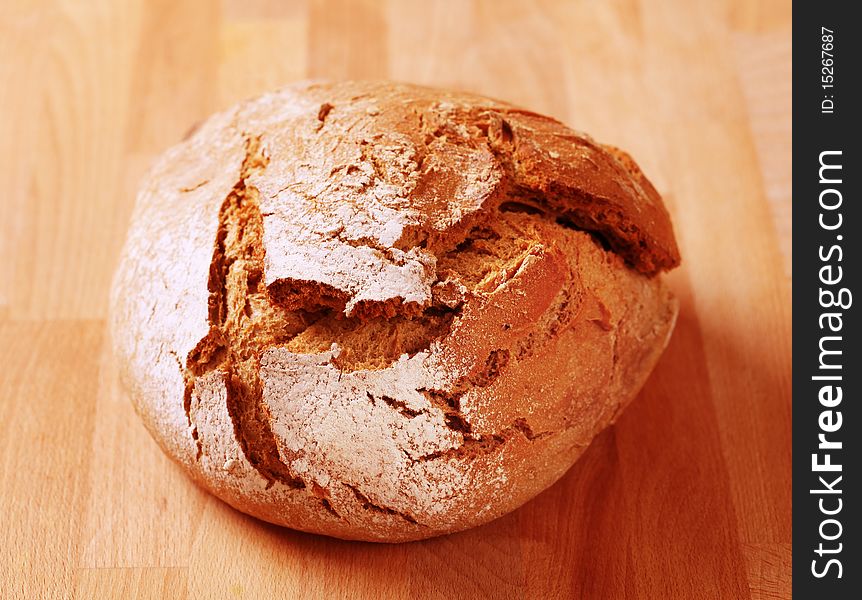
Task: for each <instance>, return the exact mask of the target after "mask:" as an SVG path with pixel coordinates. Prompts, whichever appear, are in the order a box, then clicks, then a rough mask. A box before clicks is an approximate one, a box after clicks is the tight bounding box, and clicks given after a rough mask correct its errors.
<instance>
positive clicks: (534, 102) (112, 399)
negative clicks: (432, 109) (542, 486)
mask: <svg viewBox="0 0 862 600" xmlns="http://www.w3.org/2000/svg"><path fill="white" fill-rule="evenodd" d="M790 48H791V42H790V2H789V0H763V1H759V2H748V1H743V0H715V1H708V2H685V1H683V0H614V1H611V2H593V1H588V0H581V1H571V2H567V1H565V0H542V1H540V2H536V3H526V2H520V1H516V0H507V1H499V0H469V1H460V0H457V1H456V0H438V1H433V2H431V1H423V2H418V1H417V2H412V1H405V2H401V1H396V0H391V1H389V2H384V1H379V2H378V1H374V0H357V1H347V0H320V1H308V2H305V1H295V2H278V1H267V0H254V1H250V0H225V1H224V2H214V1H206V0H191V1H188V2H174V1H173V0H124V1H120V0H103V1H100V2H89V3H69V2H62V1H60V0H40V1H38V2H31V1H26V0H20V1H16V0H13V1H8V2H4V3H3V5H2V8H0V175H2V180H3V182H4V186H3V191H2V192H0V364H2V365H3V369H2V370H0V411H2V415H3V418H2V419H0V466H2V468H0V514H2V515H3V516H4V527H3V531H2V533H0V597H2V598H15V597H26V598H62V597H70V598H72V597H74V598H111V597H115V598H255V599H257V598H267V597H279V598H336V597H350V598H484V597H488V598H734V599H735V598H752V599H753V600H759V599H766V598H769V599H773V598H789V597H790V583H791V581H790V556H791V550H790V541H791V524H790V509H791V501H790V482H791V474H790V457H791V450H790V423H791V413H790V397H791V391H790V361H791V348H790V315H791V309H790V283H791V278H790V277H791V275H790V273H791V271H790V269H791V263H790V254H789V248H790V235H791V224H790V136H791V130H790V109H791V104H790ZM306 77H328V78H345V77H352V78H359V77H368V78H392V79H401V80H407V81H412V82H416V83H424V84H432V85H441V86H450V87H456V88H463V89H469V90H473V91H476V92H479V93H483V94H486V95H490V96H495V97H499V98H503V99H506V100H510V101H512V102H516V103H520V104H523V105H525V106H528V107H530V108H531V109H533V110H537V111H540V112H545V113H549V114H551V115H554V116H556V117H558V118H560V119H562V120H563V121H565V122H567V123H568V124H570V125H572V126H574V127H576V128H578V129H582V130H585V131H589V132H590V133H591V134H593V135H594V136H595V137H596V138H598V139H600V140H602V141H604V142H608V143H613V144H616V145H619V146H621V147H623V148H626V149H627V150H629V151H630V152H631V153H632V154H633V155H634V156H635V157H636V158H637V160H638V162H639V163H640V164H641V165H642V166H643V167H644V169H645V171H646V172H647V174H648V175H649V176H650V178H651V179H652V180H653V181H654V183H655V184H656V187H657V188H658V189H659V191H660V192H661V193H662V194H663V195H664V196H665V198H666V199H667V202H668V204H669V207H670V209H671V212H672V214H673V217H674V222H675V225H676V229H677V233H678V238H679V241H680V246H681V250H682V254H683V260H684V264H683V267H682V268H681V269H679V270H678V271H676V272H675V273H673V274H672V275H671V277H670V281H671V284H672V286H673V287H674V289H675V290H676V292H677V294H678V295H679V297H680V299H681V302H682V313H681V316H680V320H679V324H678V326H677V330H676V333H675V334H674V337H673V339H672V341H671V344H670V346H669V348H668V350H667V354H666V355H665V356H664V358H663V359H662V361H661V363H660V364H659V366H658V368H657V369H656V371H655V373H654V374H653V376H652V377H651V379H650V381H649V382H648V383H647V385H646V387H645V389H644V391H643V392H642V394H641V395H640V397H639V398H638V399H637V400H636V401H635V402H634V403H633V404H632V405H631V407H630V408H629V409H628V410H627V411H626V412H625V413H624V414H623V416H622V417H621V419H620V420H619V422H618V423H617V424H616V425H615V426H614V427H613V428H611V429H609V430H608V431H605V432H604V433H603V434H601V435H600V436H599V438H598V439H597V440H596V441H595V442H594V443H593V445H592V446H591V447H590V449H589V450H588V451H587V452H586V454H585V456H584V457H583V458H582V459H581V460H580V461H579V462H578V463H577V464H576V465H575V467H574V468H573V469H572V470H571V471H570V472H569V473H568V474H567V475H566V476H565V477H564V478H563V479H562V480H561V481H560V482H559V483H558V484H557V485H555V486H554V487H552V488H551V489H549V490H547V491H546V492H545V493H543V494H542V495H541V496H540V497H539V498H537V499H536V500H534V501H533V502H530V503H529V504H528V505H526V506H525V507H524V508H522V509H521V510H519V511H516V512H515V513H513V514H511V515H508V516H506V517H504V518H502V519H500V520H498V521H496V522H494V523H492V524H490V525H487V526H485V527H481V528H478V529H475V530H472V531H467V532H464V533H461V534H457V535H452V536H447V537H445V538H440V539H435V540H429V541H427V542H421V543H415V544H409V545H401V546H382V545H370V544H361V543H351V542H341V541H337V540H330V539H325V538H320V537H315V536H311V535H307V534H302V533H297V532H294V531H290V530H285V529H280V528H277V527H273V526H270V525H267V524H265V523H261V522H258V521H256V520H254V519H252V518H249V517H247V516H245V515H242V514H240V513H237V512H236V511H234V510H232V509H230V508H229V507H227V506H226V505H224V504H222V503H221V502H219V501H217V500H215V499H214V498H212V497H210V496H208V495H206V494H204V493H203V492H201V491H200V490H198V489H197V488H195V487H194V486H193V485H192V484H190V483H189V482H188V481H187V480H186V478H185V477H184V476H183V475H182V473H181V472H180V471H179V469H177V468H176V467H174V466H173V465H172V464H171V463H170V462H169V461H168V460H167V459H166V458H165V457H164V456H163V455H162V454H161V453H160V452H159V451H158V449H157V447H156V445H155V444H154V443H153V442H152V441H151V439H150V438H149V436H148V435H147V434H146V432H145V431H144V429H143V427H142V426H141V425H140V423H139V422H138V420H137V418H136V416H135V415H134V413H133V411H132V409H131V407H130V405H129V403H128V400H127V398H126V397H125V396H124V394H123V392H122V390H121V388H120V387H119V384H118V381H117V377H116V373H115V369H114V366H113V362H112V357H111V355H110V353H109V352H108V349H107V347H106V332H105V330H104V323H105V314H106V310H107V287H108V284H109V281H110V277H111V273H112V271H113V267H114V264H115V260H116V257H117V254H118V251H119V248H120V245H121V244H122V240H123V236H124V234H125V228H126V225H127V222H128V218H129V214H130V211H131V207H132V202H133V198H134V191H135V187H136V185H137V181H138V180H139V178H140V177H141V175H142V173H143V172H144V170H145V169H146V168H147V166H148V165H149V163H150V162H151V161H152V159H153V158H154V157H155V156H156V155H157V154H158V153H159V152H160V151H162V150H163V149H165V148H166V147H167V146H169V145H171V144H172V143H174V142H175V141H176V140H177V139H179V138H180V137H181V136H182V135H183V134H184V133H185V132H186V131H187V130H188V129H189V128H190V127H191V126H192V125H193V124H194V123H195V122H197V121H198V120H200V119H202V118H204V117H205V116H206V115H208V114H209V113H210V112H212V111H214V110H217V109H220V108H223V107H226V106H228V105H230V104H231V103H233V102H235V101H237V100H239V99H241V98H245V97H248V96H253V95H255V94H258V93H260V92H263V91H265V90H267V89H270V88H273V87H276V86H278V85H280V84H282V83H287V82H290V81H293V80H296V79H300V78H306Z"/></svg>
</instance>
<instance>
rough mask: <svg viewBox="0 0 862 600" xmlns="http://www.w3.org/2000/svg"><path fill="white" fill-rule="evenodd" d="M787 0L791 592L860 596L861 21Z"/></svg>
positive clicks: (847, 7) (846, 9)
mask: <svg viewBox="0 0 862 600" xmlns="http://www.w3.org/2000/svg"><path fill="white" fill-rule="evenodd" d="M856 8H858V5H857V4H856V3H854V2H837V1H835V2H830V1H820V2H794V3H793V592H794V596H795V597H797V598H823V599H826V598H828V599H830V600H833V599H835V600H837V599H840V598H859V597H862V596H860V594H862V551H860V546H862V532H860V531H859V522H860V520H859V513H860V511H862V506H860V496H859V492H858V490H859V489H860V485H859V484H860V479H862V472H860V469H859V463H860V455H862V424H860V419H862V411H860V403H862V397H861V396H860V392H862V387H860V383H859V382H860V380H862V355H860V352H859V349H860V337H862V332H860V327H859V322H860V318H859V311H860V310H862V306H857V303H859V304H862V290H860V289H859V286H858V282H859V272H860V269H862V256H860V253H859V237H860V236H862V210H860V203H862V197H861V196H860V192H862V186H860V183H859V182H860V180H862V169H860V146H862V140H860V136H861V135H862V131H860V128H859V126H858V120H857V118H856V113H857V112H858V111H860V110H862V98H860V95H859V83H858V78H859V77H860V70H862V44H860V39H862V22H860V21H859V20H858V19H855V18H853V17H852V16H851V12H856V10H855V9H856Z"/></svg>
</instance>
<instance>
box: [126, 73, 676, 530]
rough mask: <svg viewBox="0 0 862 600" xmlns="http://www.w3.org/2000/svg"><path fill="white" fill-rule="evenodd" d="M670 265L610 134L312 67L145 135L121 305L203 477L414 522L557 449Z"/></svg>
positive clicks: (156, 431)
mask: <svg viewBox="0 0 862 600" xmlns="http://www.w3.org/2000/svg"><path fill="white" fill-rule="evenodd" d="M678 263H679V254H678V250H677V247H676V242H675V240H674V237H673V231H672V227H671V223H670V219H669V217H668V213H667V211H666V210H665V207H664V206H663V204H662V201H661V198H660V197H659V195H658V194H657V193H656V191H655V189H654V188H653V187H652V185H650V183H649V181H647V179H646V178H645V177H644V176H643V174H642V173H641V172H640V170H639V169H638V168H637V166H636V165H635V164H634V162H633V161H632V160H631V159H630V158H629V157H628V155H626V154H625V153H623V152H621V151H619V150H617V149H615V148H612V147H609V146H603V145H601V144H598V143H596V142H595V141H593V140H592V139H591V138H589V137H588V136H586V135H584V134H581V133H577V132H575V131H573V130H571V129H569V128H567V127H566V126H564V125H562V124H561V123H559V122H558V121H556V120H554V119H551V118H549V117H544V116H542V115H538V114H535V113H532V112H529V111H526V110H523V109H520V108H516V107H514V106H510V105H508V104H506V103H503V102H499V101H495V100H490V99H487V98H483V97H479V96H475V95H470V94H464V93H457V92H449V91H441V90H434V89H428V88H422V87H417V86H412V85H400V84H393V83H383V82H376V83H375V82H345V83H332V84H330V83H304V84H299V85H295V86H292V87H288V88H285V89H282V90H280V91H278V92H274V93H271V94H267V95H265V96H262V97H260V98H257V99H255V100H251V101H249V102H245V103H243V104H240V105H238V106H235V107H234V108H232V109H230V110H228V111H226V112H224V113H221V114H218V115H215V116H213V117H212V118H210V119H209V120H207V121H206V122H205V123H203V124H202V125H201V126H200V127H199V128H198V129H197V130H196V131H194V132H193V133H192V134H191V135H190V136H189V137H188V138H187V139H186V140H185V141H183V142H182V143H181V144H179V145H178V146H176V147H174V148H172V149H171V150H169V151H168V152H166V153H165V154H164V156H163V157H162V158H161V159H160V160H159V161H158V163H157V164H156V165H155V167H154V168H153V169H152V170H151V172H150V173H149V175H148V176H147V177H146V179H145V181H144V183H143V186H142V188H141V190H140V193H139V196H138V199H137V204H136V207H135V211H134V214H133V217H132V222H131V229H130V231H129V235H128V239H127V242H126V246H125V249H124V252H123V255H122V259H121V262H120V265H119V267H118V270H117V273H116V276H115V279H114V284H113V289H112V297H111V307H112V311H111V326H112V327H111V329H112V336H113V344H114V348H115V352H116V355H117V356H118V361H119V365H120V367H121V371H122V378H123V381H124V382H125V384H126V386H127V388H128V390H129V392H130V394H131V397H132V399H133V401H134V404H135V407H136V409H137V411H138V413H139V414H140V416H141V418H142V419H143V421H144V423H145V424H146V426H147V428H148V429H149V431H150V432H151V434H152V435H153V437H154V438H155V439H156V441H157V442H158V443H159V444H160V445H161V447H162V449H163V450H164V451H165V452H166V453H167V454H168V455H169V456H170V457H171V458H172V459H174V460H175V461H177V462H178V463H179V464H180V465H181V466H182V467H183V468H184V469H185V470H186V471H187V472H188V473H189V474H190V475H191V477H192V478H193V479H194V480H195V481H197V483H199V484H200V485H201V486H203V487H204V488H206V489H208V490H209V491H211V492H212V493H213V494H215V495H216V496H218V497H219V498H221V499H223V500H224V501H226V502H228V503H229V504H231V505H232V506H234V507H236V508H237V509H239V510H241V511H244V512H247V513H249V514H252V515H254V516H256V517H259V518H261V519H264V520H266V521H270V522H272V523H277V524H280V525H286V526H288V527H293V528H296V529H301V530H304V531H310V532H316V533H322V534H326V535H331V536H336V537H340V538H347V539H357V540H372V541H386V542H397V541H407V540H416V539H421V538H427V537H430V536H434V535H439V534H443V533H448V532H452V531H457V530H461V529H465V528H468V527H472V526H474V525H478V524H481V523H485V522H487V521H490V520H492V519H495V518H497V517H499V516H501V515H503V514H505V513H507V512H509V511H511V510H513V509H515V508H516V507H518V506H519V505H521V504H523V503H524V502H526V501H527V500H529V499H530V498H532V497H533V496H535V495H536V494H538V493H539V492H540V491H542V490H543V489H545V488H547V487H548V486H549V485H551V484H552V483H553V482H554V481H556V480H557V479H558V478H559V477H560V476H561V475H562V474H563V473H565V471H566V470H567V469H568V468H569V467H570V466H571V465H572V463H573V462H574V461H575V460H576V459H577V458H578V456H579V455H580V454H581V453H582V452H583V450H584V448H585V447H586V446H587V445H588V444H589V443H590V441H591V440H592V439H593V437H594V436H595V435H596V434H597V433H598V432H599V431H600V430H602V429H603V428H604V427H607V426H608V425H609V424H610V423H612V422H613V421H614V419H615V418H616V416H617V415H618V414H619V413H620V411H621V409H622V408H623V407H625V405H626V404H627V403H628V402H629V401H630V400H631V399H632V398H633V397H634V396H635V394H636V393H637V391H638V390H639V388H640V387H641V385H642V384H643V383H644V380H645V379H646V377H647V375H648V374H649V372H650V370H651V369H652V368H653V366H654V365H655V363H656V361H657V360H658V357H659V355H660V354H661V352H662V350H663V349H664V347H665V345H666V342H667V340H668V337H669V335H670V332H671V330H672V328H673V324H674V320H675V318H676V313H677V304H676V301H675V300H674V298H673V296H672V295H671V293H670V292H669V290H668V289H667V288H666V286H665V285H664V284H663V283H662V281H661V279H660V277H659V272H660V271H662V270H667V269H670V268H672V267H674V266H676V265H677V264H678Z"/></svg>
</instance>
